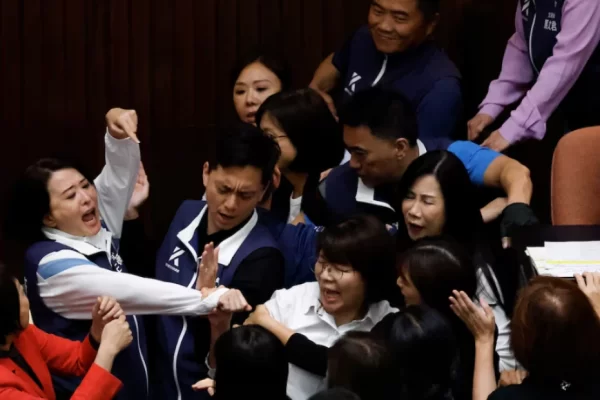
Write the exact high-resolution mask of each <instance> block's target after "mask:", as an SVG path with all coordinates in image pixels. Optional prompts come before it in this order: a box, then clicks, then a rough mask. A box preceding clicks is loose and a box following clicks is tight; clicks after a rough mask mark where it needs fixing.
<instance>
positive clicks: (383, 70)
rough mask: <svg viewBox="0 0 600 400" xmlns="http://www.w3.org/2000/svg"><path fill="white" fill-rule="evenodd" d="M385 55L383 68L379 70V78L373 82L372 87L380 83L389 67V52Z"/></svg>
mask: <svg viewBox="0 0 600 400" xmlns="http://www.w3.org/2000/svg"><path fill="white" fill-rule="evenodd" d="M384 57H385V58H384V59H383V64H382V65H381V70H380V71H379V74H378V75H377V78H375V80H374V81H373V83H372V84H371V87H373V86H375V85H377V84H378V83H379V81H380V80H381V78H383V74H385V70H386V68H387V62H388V56H387V54H384Z"/></svg>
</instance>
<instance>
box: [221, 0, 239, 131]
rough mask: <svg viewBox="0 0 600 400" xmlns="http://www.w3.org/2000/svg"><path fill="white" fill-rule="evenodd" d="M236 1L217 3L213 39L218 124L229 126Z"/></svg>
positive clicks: (235, 47) (232, 112) (236, 47)
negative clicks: (215, 62)
mask: <svg viewBox="0 0 600 400" xmlns="http://www.w3.org/2000/svg"><path fill="white" fill-rule="evenodd" d="M236 5H237V1H236V0H218V1H217V18H216V22H217V36H216V38H215V40H216V43H217V47H216V58H217V62H218V64H217V65H218V68H217V74H216V80H217V86H216V91H217V92H216V98H217V115H218V119H217V121H218V123H219V124H223V125H226V124H229V123H231V121H233V120H234V119H235V113H234V111H233V105H232V100H231V99H232V94H231V93H232V88H231V82H230V81H231V79H230V75H231V69H232V67H233V65H234V64H235V61H236V59H237V57H238V53H237V49H238V41H237V36H238V35H237V7H236Z"/></svg>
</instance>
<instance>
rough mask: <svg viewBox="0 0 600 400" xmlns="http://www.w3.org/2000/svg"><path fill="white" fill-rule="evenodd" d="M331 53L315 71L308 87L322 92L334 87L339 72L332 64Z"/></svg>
mask: <svg viewBox="0 0 600 400" xmlns="http://www.w3.org/2000/svg"><path fill="white" fill-rule="evenodd" d="M332 60H333V53H331V54H330V55H329V56H328V57H327V58H326V59H325V60H323V62H322V63H321V65H319V67H318V68H317V70H316V71H315V75H314V76H313V79H312V81H311V83H310V85H309V86H310V87H311V88H313V89H316V90H320V91H322V92H329V91H330V90H332V89H333V88H335V86H336V84H337V81H338V79H339V77H340V73H339V71H338V70H337V68H336V67H335V66H334V65H333V62H332Z"/></svg>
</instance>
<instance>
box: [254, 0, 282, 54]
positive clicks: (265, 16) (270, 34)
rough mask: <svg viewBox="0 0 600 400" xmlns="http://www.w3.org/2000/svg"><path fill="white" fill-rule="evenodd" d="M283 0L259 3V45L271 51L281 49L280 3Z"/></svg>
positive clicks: (268, 0) (264, 0)
mask: <svg viewBox="0 0 600 400" xmlns="http://www.w3.org/2000/svg"><path fill="white" fill-rule="evenodd" d="M282 1H285V0H262V1H260V2H259V15H258V21H259V28H260V43H261V44H262V45H263V46H264V47H265V48H267V49H270V50H271V51H278V50H280V49H281V48H282V47H283V43H284V42H283V36H282V35H281V29H282V28H281V2H282Z"/></svg>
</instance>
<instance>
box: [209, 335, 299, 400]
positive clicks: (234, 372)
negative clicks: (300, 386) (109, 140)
mask: <svg viewBox="0 0 600 400" xmlns="http://www.w3.org/2000/svg"><path fill="white" fill-rule="evenodd" d="M215 358H216V367H217V372H216V375H215V383H216V392H215V398H216V399H217V400H237V399H241V398H244V397H248V394H254V395H257V396H258V397H259V398H263V399H284V398H285V394H286V388H287V379H288V368H289V367H288V361H287V357H286V352H285V347H284V346H283V344H282V343H281V342H280V341H279V339H277V337H275V335H273V334H272V333H271V332H269V331H268V330H266V329H265V328H263V327H261V326H257V325H246V326H240V327H237V328H233V329H231V330H229V331H227V332H225V333H224V334H222V335H221V336H220V337H219V339H217V342H216V344H215Z"/></svg>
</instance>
